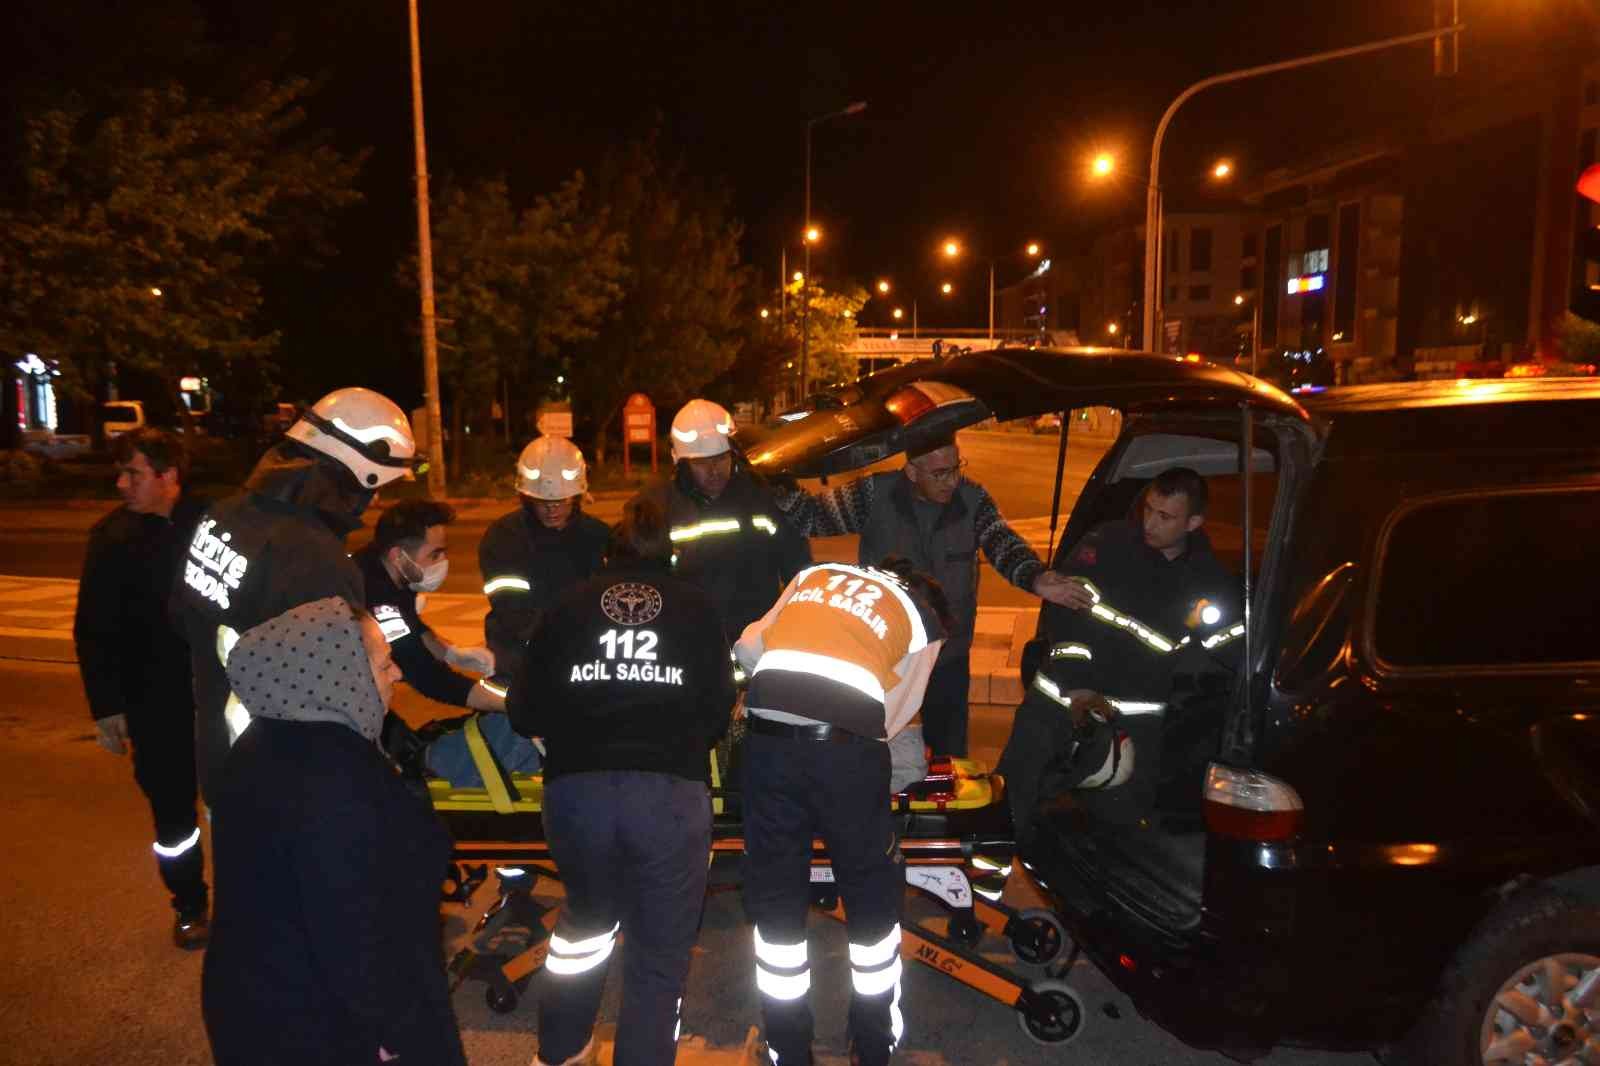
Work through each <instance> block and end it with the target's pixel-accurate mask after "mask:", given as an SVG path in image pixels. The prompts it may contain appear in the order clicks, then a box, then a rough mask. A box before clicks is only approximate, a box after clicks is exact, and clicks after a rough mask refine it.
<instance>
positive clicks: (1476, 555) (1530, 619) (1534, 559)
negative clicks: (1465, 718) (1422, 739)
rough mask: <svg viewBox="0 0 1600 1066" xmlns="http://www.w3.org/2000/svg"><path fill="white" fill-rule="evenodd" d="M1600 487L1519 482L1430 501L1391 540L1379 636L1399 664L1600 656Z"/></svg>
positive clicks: (1384, 553)
mask: <svg viewBox="0 0 1600 1066" xmlns="http://www.w3.org/2000/svg"><path fill="white" fill-rule="evenodd" d="M1597 522H1600V492H1594V491H1586V490H1559V491H1548V490H1546V491H1526V492H1508V493H1504V494H1498V495H1486V496H1473V497H1469V498H1452V499H1449V500H1441V501H1438V502H1435V503H1428V504H1425V505H1423V506H1421V507H1418V508H1416V509H1415V510H1413V511H1410V512H1408V513H1406V514H1404V515H1403V516H1402V517H1401V518H1400V519H1399V520H1398V521H1396V522H1395V523H1394V524H1393V526H1392V527H1391V529H1390V531H1389V534H1388V537H1387V540H1386V542H1385V544H1384V545H1383V546H1382V548H1381V549H1380V550H1381V560H1382V561H1381V564H1380V565H1381V569H1380V574H1379V581H1378V595H1377V602H1376V607H1375V611H1374V626H1373V645H1374V650H1375V651H1376V652H1377V655H1378V658H1379V659H1380V660H1382V661H1383V662H1385V663H1387V664H1389V665H1391V666H1397V667H1418V668H1427V667H1470V666H1516V665H1539V664H1547V663H1570V662H1589V661H1595V660H1600V654H1596V650H1595V643H1594V633H1595V629H1596V622H1597V620H1600V606H1597V605H1600V564H1597V562H1596V557H1595V553H1594V548H1593V545H1592V544H1591V543H1590V539H1589V533H1588V531H1589V530H1591V529H1593V528H1595V524H1596V523H1597Z"/></svg>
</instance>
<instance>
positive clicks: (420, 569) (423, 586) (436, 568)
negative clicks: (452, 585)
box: [400, 552, 450, 592]
mask: <svg viewBox="0 0 1600 1066" xmlns="http://www.w3.org/2000/svg"><path fill="white" fill-rule="evenodd" d="M400 559H401V562H402V565H401V567H400V572H401V573H402V574H404V575H405V578H406V587H408V588H409V589H411V591H413V592H436V591H438V589H439V586H440V585H443V584H444V578H445V575H446V574H448V573H449V572H450V558H449V556H446V557H445V558H443V559H440V560H439V561H438V562H436V563H434V564H433V565H432V566H422V565H420V564H419V563H418V562H417V561H416V560H415V559H413V558H411V557H410V556H409V555H407V554H406V553H405V552H401V553H400ZM413 574H415V575H416V576H414V577H413V576H412V575H413Z"/></svg>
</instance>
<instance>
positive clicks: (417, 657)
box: [355, 499, 505, 711]
mask: <svg viewBox="0 0 1600 1066" xmlns="http://www.w3.org/2000/svg"><path fill="white" fill-rule="evenodd" d="M455 518H456V513H455V509H454V508H452V507H451V506H450V505H449V504H447V503H443V502H440V501H438V500H421V499H409V500H401V501H399V502H398V503H396V504H395V505H394V506H392V507H390V508H388V509H387V510H385V511H384V512H383V514H381V515H380V516H379V517H378V525H377V528H376V529H375V530H374V531H373V535H372V543H370V544H368V545H367V546H366V547H365V548H362V549H361V550H360V551H358V552H357V553H356V556H355V559H356V564H357V565H358V566H360V567H361V576H362V578H363V579H364V581H365V584H366V590H367V610H369V611H370V612H372V617H373V618H374V619H376V620H377V622H378V626H379V627H380V628H381V629H382V630H383V635H384V637H385V639H387V640H388V641H389V650H390V652H391V653H392V654H393V656H394V661H395V663H396V664H397V665H398V666H399V667H400V672H401V673H402V674H403V675H404V676H405V680H406V682H407V683H408V684H410V685H411V687H412V688H414V689H416V690H417V691H418V692H420V693H422V694H423V695H424V696H426V697H428V698H429V699H431V700H437V701H439V702H440V703H448V704H451V705H453V706H456V707H470V708H472V709H473V710H484V711H500V710H504V709H505V698H504V696H503V695H501V694H500V693H498V692H495V691H492V690H491V689H490V688H489V687H488V686H486V685H484V684H481V683H480V682H479V681H478V680H477V679H476V678H472V677H468V676H467V675H465V674H461V673H457V672H456V671H455V670H453V669H451V667H461V668H463V669H467V670H472V671H474V672H475V673H478V674H480V675H483V676H484V677H487V676H489V675H491V674H493V673H494V667H495V662H494V654H493V653H492V652H490V651H489V649H488V648H461V647H457V646H456V645H454V644H451V643H450V642H449V641H447V640H445V639H444V638H443V637H441V636H439V635H438V634H437V633H435V632H434V631H433V630H432V629H430V628H429V627H428V624H427V623H426V622H424V621H423V620H422V617H421V615H420V613H419V611H418V607H417V599H418V593H428V592H434V591H436V590H437V589H439V588H440V587H441V586H442V585H443V584H444V579H445V575H446V574H447V573H448V572H449V570H450V557H449V544H448V542H447V540H446V537H445V527H446V526H448V525H449V524H450V523H451V522H454V521H455Z"/></svg>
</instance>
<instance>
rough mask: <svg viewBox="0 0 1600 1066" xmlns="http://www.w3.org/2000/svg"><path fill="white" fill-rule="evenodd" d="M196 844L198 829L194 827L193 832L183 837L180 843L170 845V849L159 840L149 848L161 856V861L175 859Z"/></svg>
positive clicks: (198, 834)
mask: <svg viewBox="0 0 1600 1066" xmlns="http://www.w3.org/2000/svg"><path fill="white" fill-rule="evenodd" d="M198 843H200V827H199V826H195V829H194V832H192V833H190V834H189V835H188V836H186V837H184V838H183V840H182V841H180V842H179V843H177V844H174V845H172V846H171V847H167V846H166V845H165V844H163V843H161V841H159V840H158V841H156V842H155V843H154V844H152V845H150V846H151V847H152V848H154V849H155V852H156V854H157V855H159V856H161V857H162V858H163V859H176V858H177V857H178V856H179V855H182V854H183V853H184V852H186V851H188V850H189V849H190V848H192V847H194V846H195V845H196V844H198Z"/></svg>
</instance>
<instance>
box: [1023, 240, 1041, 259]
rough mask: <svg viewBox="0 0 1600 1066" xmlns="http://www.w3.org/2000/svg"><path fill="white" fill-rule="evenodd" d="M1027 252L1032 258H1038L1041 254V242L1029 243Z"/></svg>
mask: <svg viewBox="0 0 1600 1066" xmlns="http://www.w3.org/2000/svg"><path fill="white" fill-rule="evenodd" d="M1025 251H1026V252H1027V253H1028V256H1029V257H1030V258H1031V257H1033V256H1037V255H1038V254H1039V251H1040V249H1039V242H1038V241H1029V242H1028V247H1027V248H1026V249H1025Z"/></svg>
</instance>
